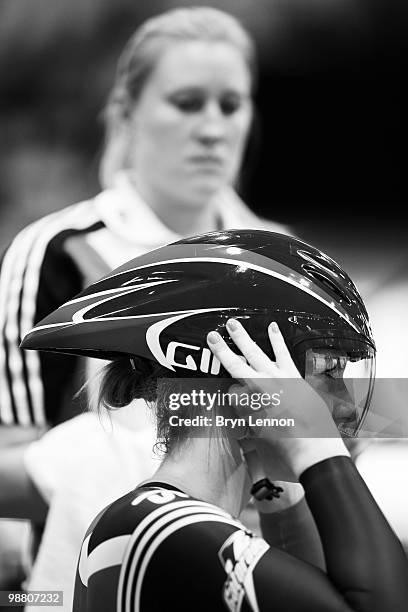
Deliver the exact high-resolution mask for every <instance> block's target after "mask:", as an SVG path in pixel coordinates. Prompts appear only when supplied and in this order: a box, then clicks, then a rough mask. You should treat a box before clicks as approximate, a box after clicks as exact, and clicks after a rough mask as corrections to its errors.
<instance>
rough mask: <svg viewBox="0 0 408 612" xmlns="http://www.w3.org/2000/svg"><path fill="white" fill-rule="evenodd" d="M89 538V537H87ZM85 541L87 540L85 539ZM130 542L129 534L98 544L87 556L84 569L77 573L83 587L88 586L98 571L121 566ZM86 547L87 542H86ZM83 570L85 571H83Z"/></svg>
mask: <svg viewBox="0 0 408 612" xmlns="http://www.w3.org/2000/svg"><path fill="white" fill-rule="evenodd" d="M89 537H90V536H89ZM87 540H89V539H88V538H87ZM129 540H130V534H128V535H123V536H118V537H116V538H111V539H110V540H106V541H105V542H102V544H99V546H97V547H96V548H94V550H93V551H92V552H91V554H90V555H89V556H88V559H87V561H86V568H84V567H82V568H81V569H82V572H81V571H79V566H78V573H79V576H80V578H81V580H82V583H83V584H84V585H85V586H88V580H89V578H90V577H91V576H92V574H95V573H96V572H99V571H100V570H103V569H106V568H107V567H112V566H113V565H121V563H122V559H123V555H124V554H125V550H126V547H127V545H128V543H129ZM87 546H88V542H87ZM84 570H85V571H84Z"/></svg>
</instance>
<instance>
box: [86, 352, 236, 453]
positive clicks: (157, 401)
mask: <svg viewBox="0 0 408 612" xmlns="http://www.w3.org/2000/svg"><path fill="white" fill-rule="evenodd" d="M100 376H101V379H100V384H99V386H98V392H97V397H96V401H97V410H98V412H101V410H102V409H106V410H116V409H119V408H122V407H124V406H128V405H129V404H130V403H131V402H132V401H133V400H135V399H143V400H145V401H146V402H147V404H148V405H149V406H150V408H151V409H152V410H153V411H154V414H155V417H156V435H157V442H156V444H155V449H156V450H157V451H159V452H160V453H162V454H170V453H171V452H172V451H173V449H175V448H176V447H180V445H182V444H183V443H185V442H186V441H187V440H188V439H189V434H190V433H191V428H189V427H184V426H183V427H175V426H172V425H170V420H169V418H170V416H172V415H174V412H173V410H172V409H171V406H170V401H169V400H170V398H171V396H172V394H178V395H180V394H181V393H190V392H191V391H192V389H196V388H197V386H200V387H204V386H205V379H204V378H194V379H193V378H179V377H178V375H177V374H176V373H174V374H173V373H172V372H171V371H169V370H168V369H167V368H165V367H163V366H161V365H160V364H158V363H156V362H154V361H150V360H149V359H145V358H143V357H138V356H135V357H133V358H132V359H129V358H128V357H124V358H121V359H116V360H115V361H112V362H111V363H109V364H108V365H106V366H105V367H104V368H103V369H102V370H101V372H100ZM231 382H232V380H231V379H230V378H228V379H220V380H219V388H220V389H222V388H225V389H224V390H225V391H227V389H228V388H229V386H230V384H231ZM212 389H213V388H212ZM214 413H217V409H215V412H214ZM177 415H178V416H179V417H181V418H193V417H194V416H197V407H196V406H193V405H189V406H183V405H180V406H179V407H178V409H177ZM213 434H214V431H213V430H212V429H211V428H208V429H207V430H205V433H204V435H208V437H211V436H212V435H213ZM195 435H196V433H195ZM218 437H220V438H221V440H224V438H225V432H224V431H223V429H220V430H219V436H218Z"/></svg>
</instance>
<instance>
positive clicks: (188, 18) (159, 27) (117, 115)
mask: <svg viewBox="0 0 408 612" xmlns="http://www.w3.org/2000/svg"><path fill="white" fill-rule="evenodd" d="M196 40H198V41H211V42H215V41H221V42H227V43H229V44H231V45H233V46H235V47H236V48H237V49H238V50H239V51H240V52H241V53H242V56H243V58H244V60H245V61H246V63H247V65H248V69H249V71H250V73H251V76H252V83H253V84H254V82H255V78H256V74H255V71H256V61H255V48H254V44H253V42H252V39H251V37H250V36H249V34H248V33H247V32H246V30H245V29H244V28H243V26H242V25H241V24H240V23H239V21H238V20H237V19H236V18H235V17H233V16H232V15H228V14H227V13H224V12H223V11H220V10H218V9H214V8H209V7H189V8H179V9H174V10H170V11H166V12H165V13H162V14H160V15H158V16H156V17H152V18H151V19H148V20H147V21H145V22H144V23H143V24H142V25H141V26H140V27H139V28H138V29H137V30H136V32H135V33H134V34H133V36H132V37H131V38H130V40H129V41H128V43H127V44H126V46H125V48H124V50H123V52H122V55H121V56H120V58H119V62H118V67H117V72H116V77H115V83H114V86H113V88H112V90H111V93H110V94H109V97H108V101H107V104H106V107H105V111H104V120H105V146H104V151H103V155H102V159H101V163H100V172H99V177H100V181H101V184H102V186H103V187H109V186H110V185H111V184H112V180H113V177H114V175H115V174H116V173H117V171H118V170H121V169H123V168H125V167H126V163H127V155H128V151H127V148H128V146H127V144H128V140H127V136H126V131H125V130H124V129H123V125H124V121H125V120H126V119H127V118H128V117H129V115H130V112H131V110H132V108H133V106H134V104H135V103H136V102H137V100H138V98H139V96H140V94H141V92H142V90H143V87H144V85H145V83H146V81H147V80H148V78H149V76H150V74H151V73H152V71H153V69H154V67H155V65H156V63H157V61H158V59H159V57H160V55H161V53H162V52H163V49H164V48H165V46H166V45H168V44H170V43H171V42H181V41H196ZM121 128H122V129H121Z"/></svg>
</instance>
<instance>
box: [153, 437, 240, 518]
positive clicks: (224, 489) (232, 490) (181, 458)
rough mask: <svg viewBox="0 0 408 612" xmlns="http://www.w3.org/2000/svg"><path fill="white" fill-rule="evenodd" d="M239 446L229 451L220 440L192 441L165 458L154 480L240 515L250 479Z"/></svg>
mask: <svg viewBox="0 0 408 612" xmlns="http://www.w3.org/2000/svg"><path fill="white" fill-rule="evenodd" d="M236 446H237V448H236V449H235V446H234V445H233V446H232V447H231V452H228V451H227V449H226V448H225V444H223V443H222V441H221V440H217V439H214V438H213V439H208V438H193V439H190V440H189V441H188V442H187V443H184V444H183V445H181V446H180V447H179V448H177V449H174V450H173V451H172V452H171V453H170V454H169V455H168V456H167V457H166V458H165V460H164V461H163V463H162V464H161V465H160V467H159V469H158V470H157V472H156V473H155V474H154V475H153V476H152V478H151V480H152V481H156V482H157V481H159V482H163V483H167V484H170V485H173V486H174V487H176V488H178V489H180V490H181V491H183V492H184V493H187V494H188V495H191V496H192V497H195V498H198V499H201V500H203V501H206V502H209V503H212V504H216V505H217V506H220V507H221V508H223V509H224V510H226V511H227V512H229V513H230V514H232V515H233V516H238V515H239V514H240V512H241V510H242V508H243V507H244V506H245V505H246V503H247V501H248V499H249V480H248V476H247V471H246V467H245V465H244V463H243V462H242V458H241V454H240V452H239V449H238V445H236Z"/></svg>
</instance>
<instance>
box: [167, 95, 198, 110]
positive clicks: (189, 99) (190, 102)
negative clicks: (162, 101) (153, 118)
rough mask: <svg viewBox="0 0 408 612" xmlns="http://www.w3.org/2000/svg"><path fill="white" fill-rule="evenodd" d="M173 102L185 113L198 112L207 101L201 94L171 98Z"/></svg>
mask: <svg viewBox="0 0 408 612" xmlns="http://www.w3.org/2000/svg"><path fill="white" fill-rule="evenodd" d="M170 101H171V103H172V104H173V105H174V106H175V107H176V108H178V110H180V111H182V112H183V113H198V112H200V111H201V110H202V108H203V106H204V104H205V101H204V99H203V98H202V97H200V96H178V97H174V98H171V99H170Z"/></svg>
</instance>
